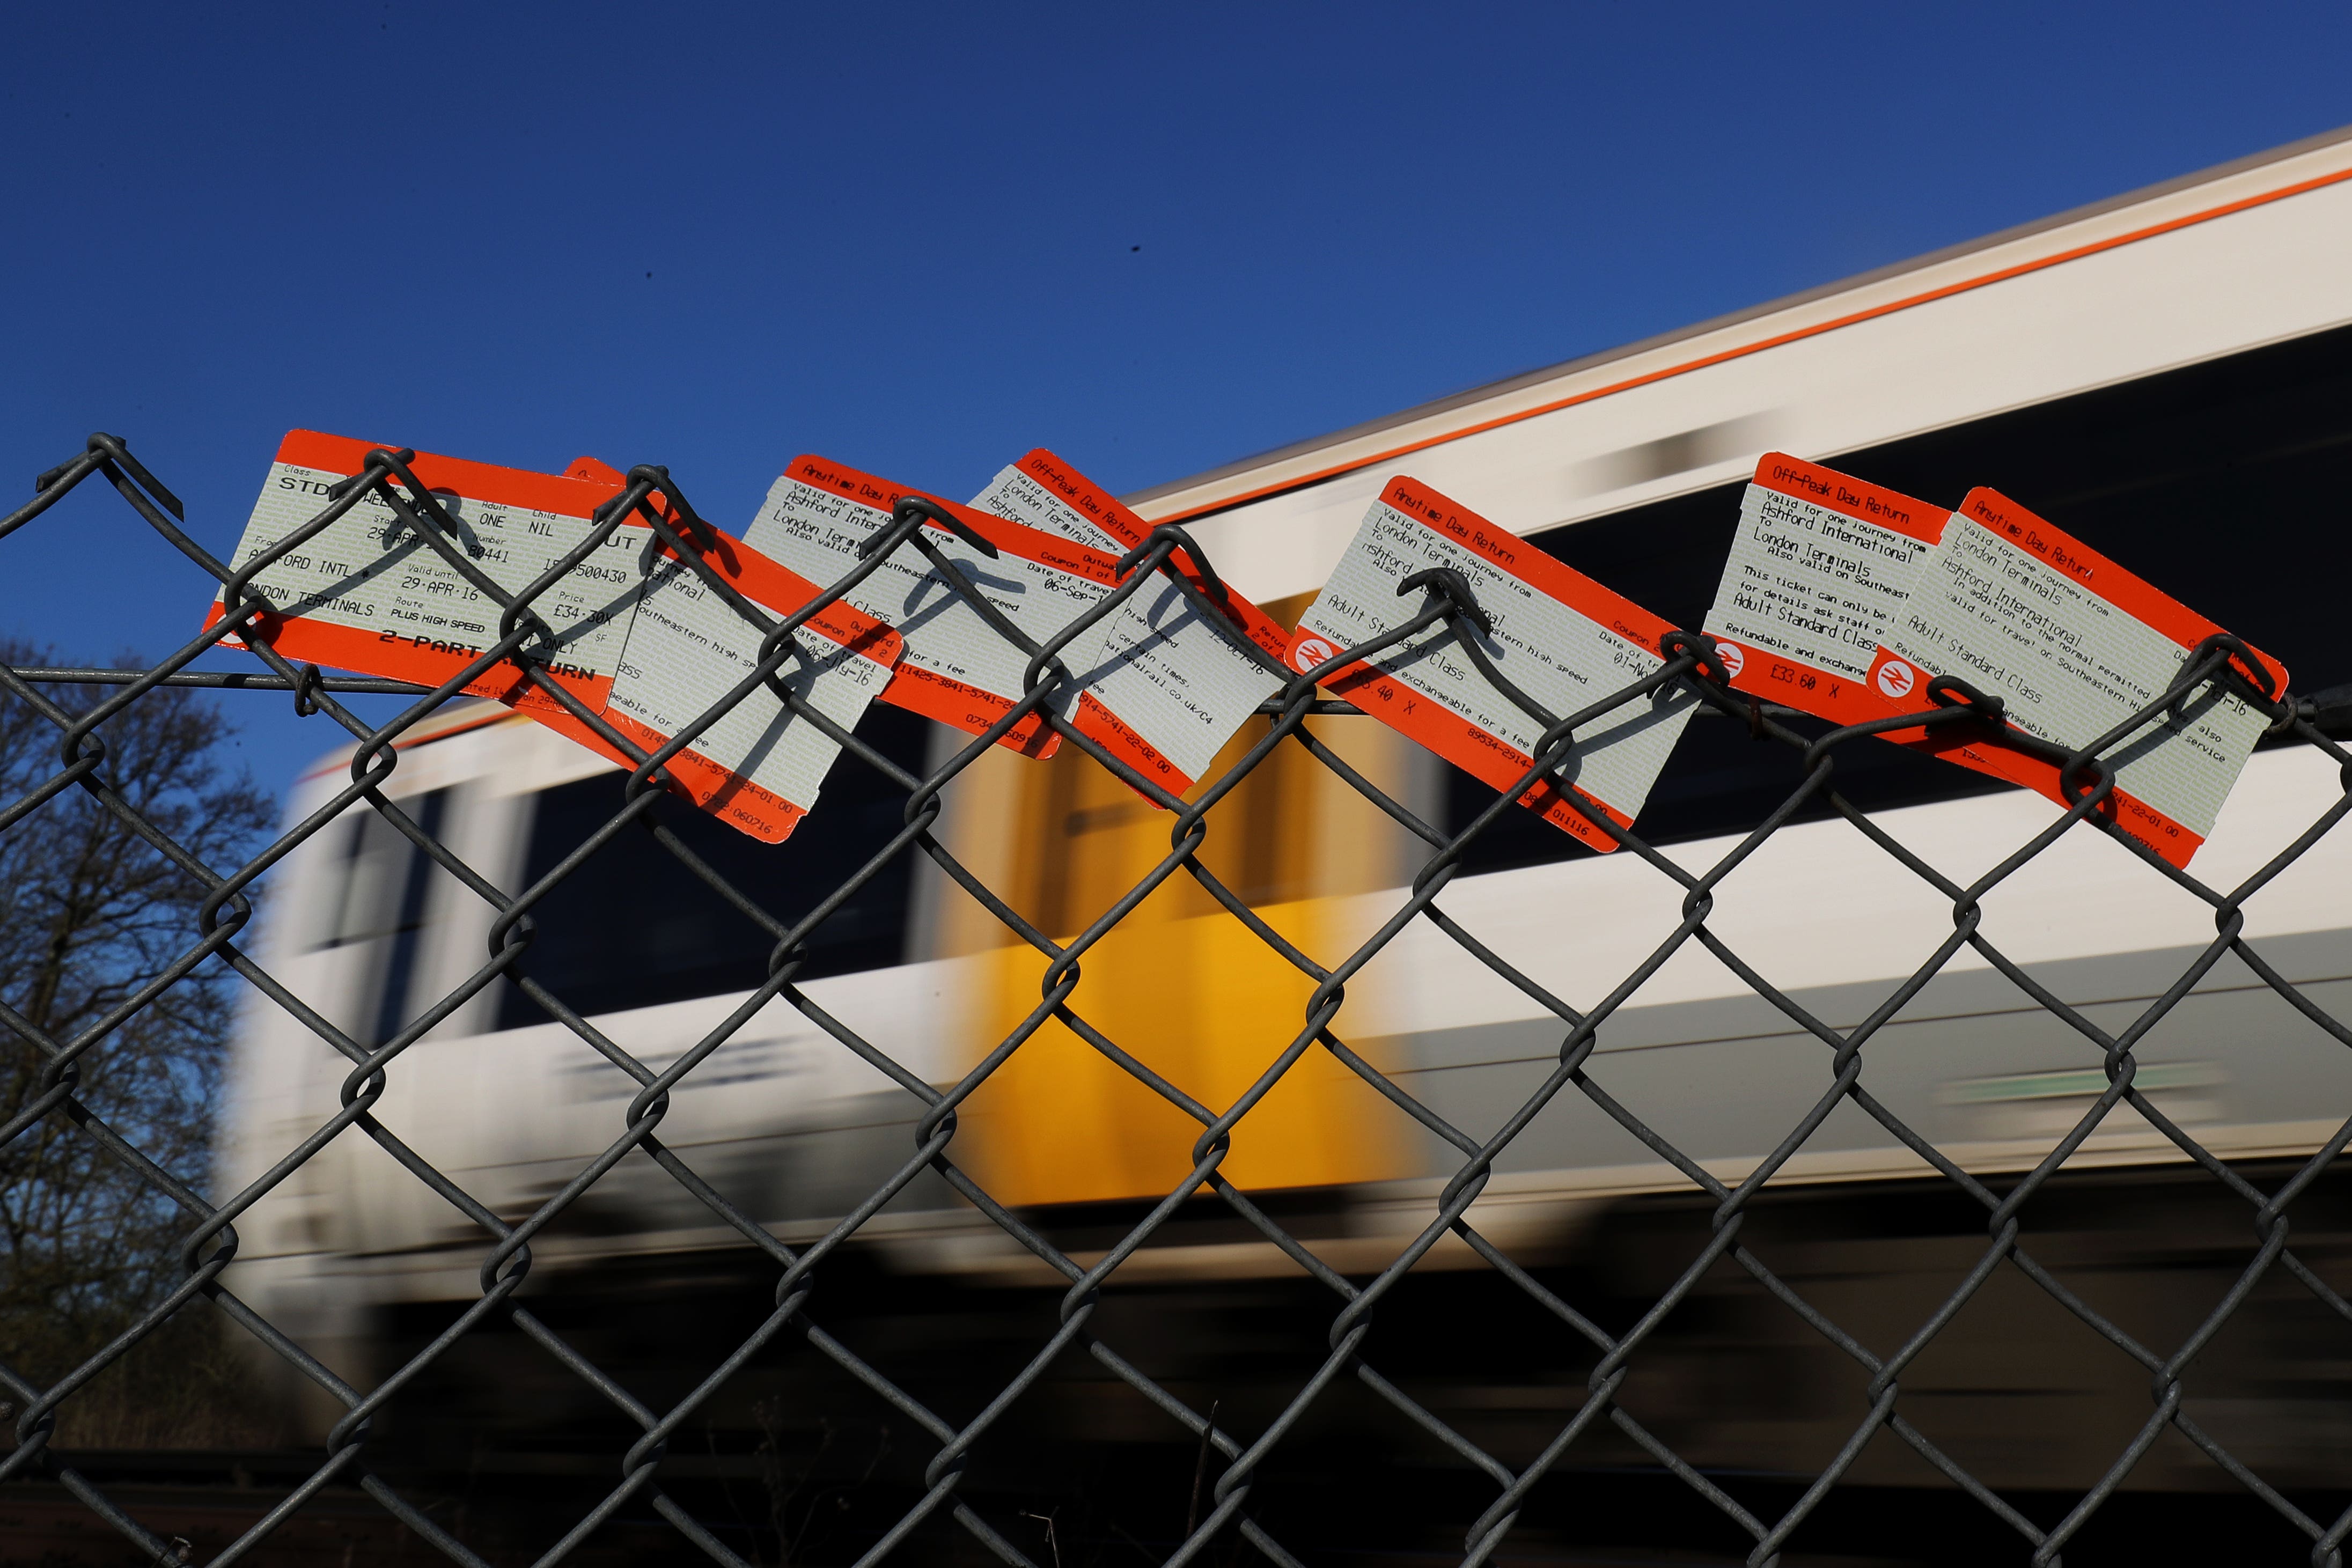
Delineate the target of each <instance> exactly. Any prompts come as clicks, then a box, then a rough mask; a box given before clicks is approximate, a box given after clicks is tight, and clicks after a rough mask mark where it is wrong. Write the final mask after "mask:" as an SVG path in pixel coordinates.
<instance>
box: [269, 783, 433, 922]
mask: <svg viewBox="0 0 2352 1568" xmlns="http://www.w3.org/2000/svg"><path fill="white" fill-rule="evenodd" d="M448 795H449V791H448V790H446V789H435V790H431V791H429V792H427V793H425V794H423V795H411V796H408V797H405V798H404V799H403V800H397V801H395V802H394V804H395V805H397V806H398V807H399V808H400V809H401V810H403V811H404V812H406V813H407V814H408V817H409V820H410V821H414V822H415V824H416V825H417V826H418V827H420V828H422V829H424V830H425V832H426V833H427V834H428V835H435V834H438V833H439V832H440V831H441V816H442V812H443V810H445V809H446V805H447V803H448ZM337 828H338V831H340V832H341V835H342V837H341V841H339V842H337V843H335V844H333V845H331V846H330V848H329V851H328V856H329V859H331V860H332V861H336V862H341V863H340V865H339V866H338V868H337V874H336V877H335V880H334V883H333V886H334V893H333V894H332V897H333V900H334V904H333V907H332V908H331V909H330V910H329V911H328V912H327V917H326V919H324V920H323V921H321V922H320V924H319V925H317V926H316V927H314V928H313V934H314V936H315V940H313V941H312V942H311V943H310V946H309V947H308V948H307V949H305V950H306V951H311V952H315V951H317V950H318V949H319V948H321V947H343V946H350V945H351V944H352V943H355V942H372V941H373V940H375V939H376V938H377V937H379V936H398V935H400V934H401V933H403V932H413V931H415V930H416V929H417V928H418V926H419V925H422V923H423V921H424V915H425V887H426V882H425V873H426V872H427V871H428V870H430V869H431V865H432V862H429V861H428V860H426V859H425V855H424V854H423V853H422V852H420V851H419V850H418V849H417V847H416V845H415V843H414V842H412V841H410V839H409V837H408V835H407V834H405V833H404V832H402V831H400V830H399V829H398V828H395V827H394V826H393V825H392V823H391V822H390V821H387V820H386V819H385V818H384V817H383V815H382V814H381V813H379V812H378V811H376V810H374V809H373V808H372V807H369V806H366V805H360V806H355V807H353V808H352V810H348V811H346V812H344V813H343V815H342V817H341V819H339V821H338V824H337Z"/></svg>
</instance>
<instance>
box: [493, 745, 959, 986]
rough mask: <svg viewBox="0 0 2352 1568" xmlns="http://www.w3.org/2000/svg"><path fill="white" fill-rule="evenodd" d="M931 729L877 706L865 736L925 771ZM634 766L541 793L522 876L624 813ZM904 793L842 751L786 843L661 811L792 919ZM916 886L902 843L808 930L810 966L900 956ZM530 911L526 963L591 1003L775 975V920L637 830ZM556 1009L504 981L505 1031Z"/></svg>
mask: <svg viewBox="0 0 2352 1568" xmlns="http://www.w3.org/2000/svg"><path fill="white" fill-rule="evenodd" d="M929 731H930V726H929V722H928V721H926V720H924V719H921V718H918V717H917V716H914V715H912V714H909V713H908V712H906V711H905V710H903V709H901V708H896V707H888V706H884V705H882V704H879V703H877V704H876V705H875V706H873V707H871V708H869V709H868V710H867V711H866V717H865V719H864V720H863V721H862V722H861V723H860V724H859V725H858V727H857V735H858V737H859V738H860V739H862V740H864V741H866V743H867V744H868V745H870V746H872V747H874V748H875V749H876V750H877V751H879V752H881V753H882V754H883V755H884V756H886V757H887V758H890V759H891V760H892V761H894V762H896V763H897V764H898V766H899V767H900V768H905V769H907V770H908V772H910V773H915V774H918V775H919V774H920V773H921V772H922V771H923V768H924V756H925V751H926V748H927V747H928V746H929ZM623 778H624V775H622V774H620V773H618V772H611V773H599V774H595V775H593V776H592V777H590V778H586V779H576V780H574V781H573V782H572V783H569V784H561V785H558V786H556V787H555V788H554V789H547V790H542V791H541V793H540V794H539V796H538V797H537V799H536V800H534V801H533V803H532V811H531V825H530V845H529V849H528V851H527V852H526V856H525V864H524V870H523V882H522V884H521V885H524V886H529V885H530V884H531V883H536V882H537V881H538V880H539V879H540V878H541V877H542V876H544V875H546V874H547V873H549V872H550V871H551V870H553V869H554V867H555V866H556V864H557V863H558V862H561V861H562V859H563V857H564V856H566V855H568V854H570V853H571V852H572V851H573V850H574V849H576V848H578V847H579V846H580V845H581V844H582V843H583V841H586V840H587V839H588V838H589V837H590V836H591V835H592V834H593V833H594V832H595V831H596V830H597V829H598V828H599V827H602V826H603V825H604V823H605V822H606V821H610V820H611V818H612V816H613V814H614V812H615V811H618V810H620V809H621V805H622V799H623V797H622V792H621V786H622V780H623ZM906 799H907V798H906V795H905V793H904V791H902V790H900V789H898V788H897V787H896V786H894V785H892V784H891V783H889V782H888V780H887V779H884V778H883V776H882V775H881V774H879V773H877V771H875V770H874V769H873V768H869V767H867V766H866V764H865V763H863V762H861V761H858V760H857V759H856V758H850V757H844V758H841V760H840V761H838V762H837V763H835V766H834V770H833V772H832V774H831V775H830V776H829V777H828V778H827V779H826V780H825V785H824V794H823V795H822V797H820V798H819V800H818V801H817V805H816V809H815V810H814V811H812V812H810V813H809V815H808V818H807V820H806V821H803V822H802V823H801V824H800V826H799V828H798V829H796V830H795V831H793V836H792V837H791V838H789V839H786V840H785V841H783V842H782V843H781V844H763V843H760V842H758V841H756V840H752V839H749V838H746V837H744V836H743V835H742V834H741V833H739V832H737V831H735V830H734V829H732V828H730V827H727V826H725V825H724V824H722V823H720V822H718V821H714V820H713V819H711V818H710V817H708V816H706V815H704V814H703V813H701V812H699V811H695V810H688V809H687V808H686V807H685V805H684V803H683V802H680V803H678V804H677V805H674V806H672V805H665V806H663V807H657V808H656V810H659V812H660V815H661V820H662V822H663V824H664V825H665V826H667V827H668V828H671V829H673V830H674V831H676V832H677V836H678V837H679V838H680V839H682V840H683V841H685V842H686V844H687V846H688V848H689V849H691V850H692V851H693V852H694V853H695V854H696V855H698V856H699V857H700V858H701V859H702V860H703V861H704V862H705V863H707V864H709V865H710V866H712V867H713V868H714V869H716V870H717V871H718V872H719V874H720V875H722V876H724V877H726V878H727V880H728V881H729V882H730V883H732V884H733V885H734V887H735V888H736V889H737V890H739V891H740V892H741V893H742V894H745V895H746V896H747V897H749V898H751V899H752V900H753V901H754V902H756V903H757V904H759V905H760V906H761V908H763V909H765V910H766V911H767V912H768V913H769V914H770V915H774V916H775V917H776V918H777V919H779V920H784V921H791V920H795V919H798V918H799V917H800V916H801V915H805V914H807V913H808V911H809V910H811V909H813V908H814V907H815V906H816V904H817V903H818V902H819V901H820V900H821V899H823V898H824V896H825V895H826V894H830V893H832V892H833V891H834V889H835V888H836V887H837V886H839V885H840V884H841V883H843V882H845V881H847V880H848V878H849V877H850V876H851V875H852V874H853V873H855V872H856V870H857V868H858V867H859V866H861V865H863V864H864V863H865V862H866V860H867V859H868V858H870V857H871V856H872V855H873V854H874V852H876V851H877V850H878V849H880V848H881V847H882V845H883V844H885V843H886V842H887V841H889V839H890V837H891V835H892V834H894V833H896V832H897V831H898V830H899V828H900V827H901V826H902V825H903V822H904V820H905V818H904V813H905V810H906ZM912 886H913V865H912V860H911V857H910V856H908V855H901V856H900V857H899V858H898V860H896V861H894V862H892V863H891V864H890V865H889V866H887V867H886V868H885V869H884V871H883V872H882V873H881V874H880V875H879V876H877V877H876V878H875V879H874V880H873V881H872V882H869V883H866V886H865V887H864V888H862V889H861V890H859V892H858V894H857V895H856V897H854V898H852V899H851V900H850V901H849V902H848V903H847V904H844V905H843V906H842V907H841V908H840V909H838V910H836V911H835V912H834V914H833V915H832V916H831V917H830V918H829V919H827V920H826V921H825V922H824V925H820V926H819V927H818V928H817V929H816V930H815V931H814V933H812V934H811V936H810V937H809V960H808V962H807V963H806V964H805V965H803V967H802V968H801V970H800V977H801V978H803V979H814V978H816V977H820V976H824V975H839V974H846V973H850V972H853V971H856V970H859V969H877V968H884V967H888V966H890V965H893V964H898V963H902V962H904V961H905V957H906V943H907V917H908V903H909V896H910V893H911V890H912ZM531 918H532V920H533V922H534V923H535V924H536V925H537V927H538V930H537V934H536V935H535V936H534V937H533V938H532V941H531V946H530V953H529V955H528V956H526V957H525V958H524V959H523V961H522V963H523V968H524V969H525V971H526V972H528V973H529V974H530V977H532V978H533V979H535V980H537V981H539V982H540V983H541V985H544V986H546V987H547V988H549V989H551V990H552V991H553V992H554V993H555V994H556V995H557V996H559V997H562V998H563V999H564V1001H566V1002H567V1003H569V1004H570V1005H571V1006H572V1007H573V1008H575V1009H578V1010H579V1011H580V1012H582V1013H583V1014H593V1013H602V1012H614V1011H618V1010H620V1009H625V1008H642V1007H651V1006H653V1005H655V1004H656V1003H659V1002H675V1001H683V1000H686V999H688V998H693V997H708V996H718V995H721V994H724V993H726V992H730V991H748V990H751V989H752V988H755V987H757V986H758V985H759V984H760V983H761V981H762V980H764V979H765V978H766V977H767V973H768V955H769V952H770V950H771V949H772V947H773V946H774V943H773V941H772V938H771V937H770V936H768V934H767V933H766V931H765V930H764V929H762V928H761V926H760V925H757V924H755V923H753V922H752V921H751V920H748V919H746V918H745V917H744V916H743V915H742V913H741V912H740V911H739V910H737V909H736V908H734V907H733V906H732V905H731V904H729V903H727V901H726V900H725V899H723V898H722V897H720V896H719V894H717V893H715V892H713V891H712V890H711V889H710V887H709V885H708V884H707V883H704V882H703V881H702V880H701V879H700V878H698V877H697V876H696V875H695V874H694V873H692V872H690V871H688V869H687V868H686V867H685V866H684V865H682V864H680V863H679V862H678V861H677V857H676V856H674V855H672V854H671V853H670V852H668V851H667V850H666V849H664V848H663V847H662V846H661V844H660V843H658V842H657V841H656V840H655V839H654V837H653V835H652V834H650V833H648V832H646V831H644V830H643V829H641V828H637V827H635V826H630V827H627V828H625V829H623V830H622V831H620V832H619V833H617V834H615V835H614V837H613V838H612V839H611V840H610V841H607V842H606V843H605V844H604V845H603V846H602V847H601V848H599V849H598V850H597V852H595V853H594V854H593V855H591V856H590V857H589V858H588V859H587V861H586V862H583V864H581V865H580V866H579V867H578V868H576V869H575V870H574V871H573V872H572V874H571V875H570V876H569V877H567V878H566V879H565V880H564V881H563V882H562V883H561V884H559V886H558V888H557V891H556V892H555V893H554V894H551V896H550V897H548V898H546V899H544V900H542V901H541V903H540V904H537V905H536V906H535V907H534V908H533V909H532V910H531ZM546 1021H547V1014H546V1012H545V1010H544V1009H541V1008H540V1006H539V1005H538V1004H537V1003H535V1002H533V1001H532V1000H531V999H530V998H529V997H527V996H525V995H524V994H523V993H522V991H521V989H520V988H519V987H516V986H512V985H502V986H501V987H500V988H499V1018H498V1027H499V1028H500V1029H514V1028H519V1027H520V1026H522V1025H525V1024H532V1023H544V1022H546Z"/></svg>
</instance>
